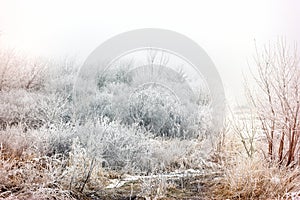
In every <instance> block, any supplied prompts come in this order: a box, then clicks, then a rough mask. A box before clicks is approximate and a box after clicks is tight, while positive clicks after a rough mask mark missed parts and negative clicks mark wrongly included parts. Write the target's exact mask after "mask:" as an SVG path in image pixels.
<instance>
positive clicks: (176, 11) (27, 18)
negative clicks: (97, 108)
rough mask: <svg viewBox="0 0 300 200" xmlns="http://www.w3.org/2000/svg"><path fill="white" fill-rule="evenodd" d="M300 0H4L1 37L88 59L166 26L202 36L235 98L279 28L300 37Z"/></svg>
mask: <svg viewBox="0 0 300 200" xmlns="http://www.w3.org/2000/svg"><path fill="white" fill-rule="evenodd" d="M299 25H300V1H297V0H249V1H244V0H226V1H222V0H220V1H217V0H207V1H200V0H193V1H192V0H190V1H189V0H186V1H183V0H181V1H175V0H151V1H142V0H126V1H125V0H119V1H117V0H107V1H75V0H73V1H71V0H65V1H58V0H52V1H41V0H27V1H25V0H7V1H4V0H0V31H1V40H2V42H4V43H5V44H6V45H8V46H10V47H14V48H16V49H19V50H22V51H23V52H26V53H27V54H32V55H35V56H45V57H54V58H61V57H64V56H74V55H75V56H77V57H78V59H79V60H81V59H84V58H85V57H86V56H88V55H89V53H91V52H92V51H93V49H94V48H96V47H97V46H98V45H99V44H101V43H102V42H103V41H105V40H106V39H108V38H110V37H112V36H114V35H116V34H119V33H122V32H125V31H129V30H132V29H137V28H163V29H170V30H173V31H176V32H179V33H182V34H184V35H186V36H188V37H189V38H191V39H192V40H194V41H195V42H197V43H198V44H199V45H200V46H201V47H202V48H204V50H205V51H206V52H207V53H208V55H209V56H210V57H211V58H212V60H213V61H214V63H215V65H216V67H217V69H218V70H219V73H220V75H221V78H222V80H223V83H224V86H225V92H226V96H227V98H228V99H229V101H239V102H241V101H242V100H241V99H242V98H241V97H242V93H243V84H242V80H243V78H242V75H241V74H242V72H246V71H247V69H248V64H247V63H248V62H251V59H252V55H253V53H254V39H256V41H257V43H258V46H259V45H262V44H263V43H266V42H268V41H269V40H276V39H277V37H278V36H285V37H286V38H287V39H288V40H290V41H294V40H298V42H299V44H300V28H299Z"/></svg>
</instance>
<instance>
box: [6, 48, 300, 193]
mask: <svg viewBox="0 0 300 200" xmlns="http://www.w3.org/2000/svg"><path fill="white" fill-rule="evenodd" d="M28 60H29V59H20V58H19V56H17V55H16V54H15V53H13V52H8V51H1V57H0V198H1V199H122V198H127V199H131V198H132V199H134V198H140V199H145V198H153V199H159V198H161V199H184V198H195V199H280V198H282V199H289V198H290V199H292V198H294V199H296V198H297V197H299V190H300V185H299V183H300V180H299V177H300V171H299V168H298V167H297V166H294V167H283V166H279V165H278V163H273V162H270V161H268V159H267V158H266V157H264V155H265V154H264V151H263V150H262V149H264V148H265V145H266V143H265V141H264V140H257V141H251V142H252V143H251V145H253V148H254V149H252V150H253V153H252V154H251V156H249V154H247V153H248V152H247V151H245V143H247V142H249V141H245V138H243V137H242V138H241V135H239V134H236V133H235V131H234V130H235V129H234V128H232V126H229V128H228V129H226V130H223V131H221V133H220V134H219V136H218V138H217V139H216V141H209V139H207V138H206V136H207V135H209V133H210V131H211V122H210V116H209V115H210V108H209V105H208V104H195V105H194V104H191V105H189V106H188V107H182V106H181V105H180V104H179V103H178V102H176V101H173V100H172V98H171V97H170V96H168V94H163V92H162V91H160V90H156V89H155V88H147V89H145V90H142V91H140V92H139V91H137V92H136V91H133V90H134V89H133V88H131V86H130V77H126V76H118V79H117V80H115V79H113V78H107V79H103V78H102V79H99V84H98V86H99V88H98V91H97V96H96V97H95V98H94V101H93V102H92V104H90V105H88V106H87V107H86V105H84V106H83V107H82V108H84V109H83V110H82V111H81V112H80V113H78V108H80V106H81V105H78V104H74V101H73V97H72V89H73V83H74V78H75V74H76V71H77V67H76V64H75V63H74V62H71V61H68V60H66V61H64V62H61V63H62V64H61V63H50V62H47V63H45V62H42V61H40V62H29V61H28ZM25 61H26V62H25ZM21 72H22V73H21ZM124 93H132V94H133V96H132V97H131V98H132V100H131V101H129V102H128V101H126V99H124ZM166 99H167V100H166ZM153 105H155V106H153ZM75 107H76V109H75ZM192 108H194V109H192ZM195 108H196V109H195ZM189 109H191V110H189ZM192 111H193V112H192ZM208 143H209V144H211V143H213V144H214V146H211V145H207V144H208ZM208 146H210V147H209V148H208ZM246 147H247V146H246ZM189 170H192V171H193V170H194V171H197V173H195V174H194V175H187V174H188V172H189ZM174 172H183V175H176V176H170V174H172V173H174ZM164 175H166V176H164ZM128 176H129V177H131V176H132V177H133V176H138V177H139V178H138V179H132V181H127V183H126V184H124V186H120V187H115V188H112V189H111V188H108V186H109V185H110V184H111V182H112V180H120V181H121V180H122V179H124V178H126V177H128ZM143 177H145V178H143ZM149 177H150V178H149Z"/></svg>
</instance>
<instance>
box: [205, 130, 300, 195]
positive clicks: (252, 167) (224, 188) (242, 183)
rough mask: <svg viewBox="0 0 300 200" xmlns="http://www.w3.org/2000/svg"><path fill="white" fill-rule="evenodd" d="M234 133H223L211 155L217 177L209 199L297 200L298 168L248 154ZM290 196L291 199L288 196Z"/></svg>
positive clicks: (299, 173) (299, 177) (299, 174)
mask: <svg viewBox="0 0 300 200" xmlns="http://www.w3.org/2000/svg"><path fill="white" fill-rule="evenodd" d="M241 144H242V142H241V141H239V137H238V136H234V135H231V136H227V139H226V141H225V143H224V144H223V146H222V151H221V152H218V155H217V156H215V158H218V159H216V160H215V161H217V163H218V164H219V171H220V172H221V174H222V175H221V176H220V177H217V178H215V179H213V181H212V186H211V187H210V188H209V191H210V193H211V195H210V196H211V198H213V199H297V198H298V199H299V198H300V196H298V197H296V196H297V195H298V194H299V191H300V169H299V168H298V167H295V168H286V167H280V166H279V165H277V164H274V163H270V162H268V161H267V160H266V159H265V158H264V157H263V155H262V153H260V152H256V153H255V154H254V155H253V157H252V158H251V157H249V156H248V155H247V153H246V152H245V151H243V146H241ZM292 197H293V198H292Z"/></svg>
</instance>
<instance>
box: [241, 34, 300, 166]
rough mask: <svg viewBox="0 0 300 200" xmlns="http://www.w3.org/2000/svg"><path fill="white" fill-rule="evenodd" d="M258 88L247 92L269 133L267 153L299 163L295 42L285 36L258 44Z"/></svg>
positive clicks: (299, 102) (289, 163) (283, 162)
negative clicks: (262, 47)
mask: <svg viewBox="0 0 300 200" xmlns="http://www.w3.org/2000/svg"><path fill="white" fill-rule="evenodd" d="M255 63H256V66H257V73H252V75H253V77H254V80H255V82H256V84H257V86H258V90H255V91H254V90H250V89H249V87H248V90H247V94H248V97H249V100H250V102H251V104H252V105H253V107H254V108H255V110H256V114H257V118H258V122H259V123H260V125H261V129H262V131H263V133H264V134H265V136H266V139H267V144H268V148H267V149H268V150H267V152H268V157H269V159H270V160H271V161H275V162H278V163H279V164H280V165H286V166H292V165H294V164H296V163H298V164H299V165H300V162H299V161H300V154H299V153H300V152H299V151H300V145H299V136H300V130H299V129H300V93H299V92H300V91H299V90H300V83H299V81H300V79H299V78H300V68H299V67H300V66H299V55H298V51H297V47H296V44H295V45H294V46H293V47H291V46H289V45H287V44H286V41H285V39H278V41H277V43H276V44H273V45H272V44H269V45H267V46H265V47H264V49H263V50H262V51H258V50H257V48H256V56H255Z"/></svg>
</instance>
